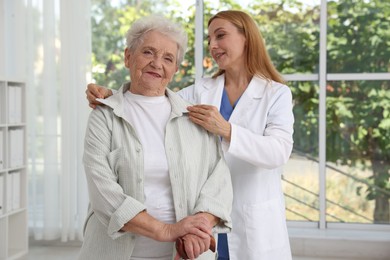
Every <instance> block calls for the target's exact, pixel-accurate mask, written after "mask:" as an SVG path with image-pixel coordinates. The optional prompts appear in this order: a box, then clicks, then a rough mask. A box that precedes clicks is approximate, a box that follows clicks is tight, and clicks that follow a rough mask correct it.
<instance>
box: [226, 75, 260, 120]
mask: <svg viewBox="0 0 390 260" xmlns="http://www.w3.org/2000/svg"><path fill="white" fill-rule="evenodd" d="M266 85H267V81H266V80H264V79H261V78H259V77H253V78H252V80H251V82H250V83H249V85H248V87H247V89H246V90H245V91H244V93H243V94H242V96H241V98H240V100H239V101H238V103H237V105H236V107H235V108H234V110H233V113H232V115H231V117H230V119H229V122H235V123H238V122H240V121H242V120H244V118H246V117H245V116H244V115H245V114H246V113H247V112H248V111H250V110H251V109H252V107H254V106H257V104H259V102H260V101H261V98H262V97H263V94H264V90H265V87H266Z"/></svg>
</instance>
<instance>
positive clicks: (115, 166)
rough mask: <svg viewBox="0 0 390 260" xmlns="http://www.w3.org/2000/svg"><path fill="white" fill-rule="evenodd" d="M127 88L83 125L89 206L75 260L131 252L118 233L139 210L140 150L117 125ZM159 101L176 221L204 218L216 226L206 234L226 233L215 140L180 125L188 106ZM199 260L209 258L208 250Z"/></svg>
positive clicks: (226, 198)
mask: <svg viewBox="0 0 390 260" xmlns="http://www.w3.org/2000/svg"><path fill="white" fill-rule="evenodd" d="M128 88H129V83H128V84H125V85H123V86H122V88H121V89H120V90H119V91H118V92H117V93H116V94H114V95H113V96H111V97H110V98H108V99H106V100H104V103H105V104H106V106H99V107H98V108H97V109H95V110H93V111H92V112H91V115H90V118H89V122H88V126H87V130H86V136H85V144H84V145H85V148H84V158H83V161H84V167H85V172H86V176H87V183H88V191H89V197H90V204H89V209H88V216H87V219H86V223H85V228H84V236H85V237H84V242H83V246H82V249H81V252H80V256H79V259H83V260H84V259H91V260H92V259H93V260H98V259H115V260H119V259H126V260H128V259H130V257H131V253H132V251H133V248H134V238H135V237H136V235H135V234H131V233H124V232H120V229H121V228H122V227H123V225H124V224H125V223H127V222H128V221H129V220H130V219H132V218H133V217H134V216H135V215H137V214H138V213H139V212H141V211H143V210H144V209H145V205H144V204H143V201H144V191H143V180H144V179H143V177H144V176H143V160H142V158H143V152H142V145H141V143H140V142H139V140H138V138H137V135H136V133H135V131H134V129H133V127H132V126H131V125H130V124H129V123H127V121H125V120H124V119H123V118H122V115H123V105H124V103H123V100H124V98H123V93H124V92H125V91H127V89H128ZM166 95H167V96H168V98H169V101H170V103H171V105H172V112H171V116H170V119H169V121H168V123H167V126H166V133H165V149H166V154H167V160H168V165H169V174H170V178H171V184H172V191H173V197H174V206H175V214H176V219H177V221H179V220H181V219H182V218H184V217H186V216H188V215H192V214H195V213H197V212H209V213H211V214H213V215H215V216H217V217H219V218H220V219H221V222H220V224H219V225H217V226H216V227H215V228H214V232H216V233H219V232H229V231H230V229H231V220H230V213H231V206H232V196H233V194H232V186H231V179H230V172H229V169H228V167H227V165H226V162H225V160H224V158H223V155H222V151H221V147H220V142H219V140H218V137H216V136H214V135H212V134H210V133H208V132H207V131H205V130H204V129H202V128H201V127H198V126H196V125H195V124H193V123H192V122H191V121H190V120H189V119H188V116H187V110H186V107H187V106H188V105H190V104H189V103H187V102H186V101H184V100H183V99H182V98H180V97H179V96H178V95H177V94H175V93H173V92H172V91H170V90H169V89H167V90H166ZM172 246H174V245H173V243H172ZM174 254H175V252H174ZM206 255H209V256H206ZM173 257H174V256H172V258H173ZM199 259H215V256H214V255H213V254H210V251H208V254H206V253H205V254H203V255H202V256H201V257H200V258H199Z"/></svg>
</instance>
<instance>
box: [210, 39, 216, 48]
mask: <svg viewBox="0 0 390 260" xmlns="http://www.w3.org/2000/svg"><path fill="white" fill-rule="evenodd" d="M216 43H217V41H214V40H213V39H210V40H209V49H210V50H211V49H213V48H216V47H217V44H216Z"/></svg>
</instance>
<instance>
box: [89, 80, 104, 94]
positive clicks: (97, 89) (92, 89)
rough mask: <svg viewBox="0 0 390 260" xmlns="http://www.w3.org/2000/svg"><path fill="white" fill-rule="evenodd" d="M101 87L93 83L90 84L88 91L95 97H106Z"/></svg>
mask: <svg viewBox="0 0 390 260" xmlns="http://www.w3.org/2000/svg"><path fill="white" fill-rule="evenodd" d="M101 88H102V87H101V86H98V85H96V84H93V83H90V84H88V91H89V93H90V95H92V96H94V97H95V98H104V95H103V94H102V93H101V90H102V89H101Z"/></svg>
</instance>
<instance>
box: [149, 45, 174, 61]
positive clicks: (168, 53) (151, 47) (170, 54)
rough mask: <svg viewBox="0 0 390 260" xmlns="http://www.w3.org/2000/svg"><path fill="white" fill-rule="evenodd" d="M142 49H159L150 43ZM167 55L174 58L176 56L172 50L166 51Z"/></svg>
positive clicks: (155, 50)
mask: <svg viewBox="0 0 390 260" xmlns="http://www.w3.org/2000/svg"><path fill="white" fill-rule="evenodd" d="M142 49H151V50H152V51H154V52H158V50H157V49H156V48H155V47H153V46H150V45H146V46H144V47H143V48H142ZM165 55H169V56H172V58H174V57H175V55H174V54H173V53H171V52H166V53H165Z"/></svg>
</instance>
